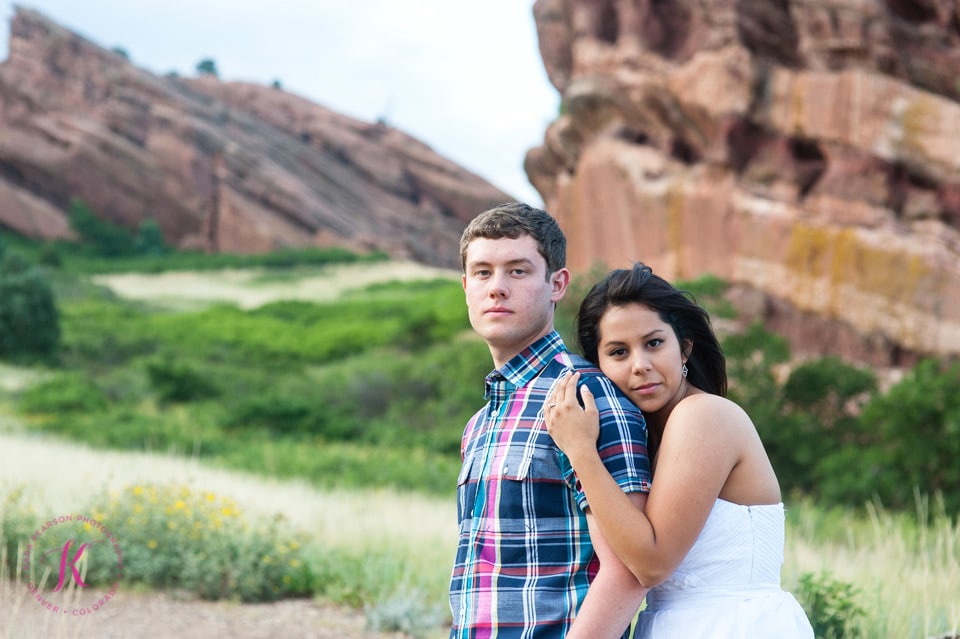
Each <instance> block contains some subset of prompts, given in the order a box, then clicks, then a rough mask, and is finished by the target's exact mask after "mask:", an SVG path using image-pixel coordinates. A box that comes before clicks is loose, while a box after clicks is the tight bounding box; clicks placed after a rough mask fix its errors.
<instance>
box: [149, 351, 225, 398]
mask: <svg viewBox="0 0 960 639" xmlns="http://www.w3.org/2000/svg"><path fill="white" fill-rule="evenodd" d="M146 369H147V377H148V379H149V380H150V385H151V386H152V387H153V390H154V392H156V394H157V397H158V398H159V399H160V401H161V402H190V401H195V400H199V399H209V398H211V397H216V396H217V395H219V393H220V391H219V389H218V388H217V386H216V384H215V383H214V382H213V381H212V380H210V379H208V378H207V377H206V375H204V374H203V373H201V372H200V371H198V370H197V369H196V368H194V367H193V366H191V365H190V364H188V363H186V362H183V361H180V360H176V359H174V358H173V357H160V358H155V359H151V360H149V361H147V363H146Z"/></svg>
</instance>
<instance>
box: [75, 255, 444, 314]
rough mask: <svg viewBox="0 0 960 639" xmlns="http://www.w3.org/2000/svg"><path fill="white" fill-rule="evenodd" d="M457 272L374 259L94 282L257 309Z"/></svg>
mask: <svg viewBox="0 0 960 639" xmlns="http://www.w3.org/2000/svg"><path fill="white" fill-rule="evenodd" d="M459 276H460V273H459V272H458V271H452V270H449V269H441V268H436V267H432V266H425V265H423V264H418V263H416V262H399V261H395V262H377V263H373V264H344V265H337V266H331V267H326V268H322V269H318V270H311V271H309V272H305V273H301V272H300V271H298V272H297V273H296V274H295V275H292V276H291V277H288V278H285V277H283V275H282V273H277V272H276V271H266V270H264V269H243V270H222V271H177V272H170V273H156V274H149V273H121V274H117V275H98V276H96V277H94V278H93V281H94V282H96V283H97V284H100V285H101V286H106V287H107V288H109V289H111V290H112V291H113V292H114V293H116V294H117V295H120V296H121V297H126V298H130V299H139V300H147V301H152V302H159V303H165V304H168V305H172V306H190V305H197V306H206V305H209V304H211V303H218V302H227V303H232V304H236V305H237V306H239V307H240V308H245V309H249V308H256V307H257V306H262V305H263V304H267V303H269V302H274V301H277V300H281V299H283V300H307V301H327V300H333V299H336V298H337V297H339V296H340V295H342V294H343V293H344V291H348V290H350V289H354V288H361V287H364V286H368V285H370V284H376V283H379V282H390V281H411V280H425V279H437V278H442V279H457V278H459Z"/></svg>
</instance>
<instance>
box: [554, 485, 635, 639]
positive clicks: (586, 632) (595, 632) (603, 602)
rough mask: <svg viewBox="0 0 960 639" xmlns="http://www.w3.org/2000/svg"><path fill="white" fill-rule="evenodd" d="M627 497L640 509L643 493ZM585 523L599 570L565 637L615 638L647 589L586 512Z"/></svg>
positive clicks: (625, 627) (622, 629) (633, 614)
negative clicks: (598, 562) (598, 563)
mask: <svg viewBox="0 0 960 639" xmlns="http://www.w3.org/2000/svg"><path fill="white" fill-rule="evenodd" d="M618 490H619V487H618ZM621 494H623V492H622V491H621ZM628 499H629V500H631V502H632V503H633V504H635V506H634V507H635V508H642V507H643V501H644V500H645V499H646V494H645V493H631V494H630V495H629V496H628ZM587 525H588V526H589V528H590V539H591V541H592V542H593V548H594V551H595V552H596V553H597V558H598V559H599V560H600V569H599V570H598V571H597V576H596V577H595V578H594V580H593V582H591V584H590V590H588V591H587V596H586V598H585V599H584V600H583V604H582V605H581V606H580V610H578V611H577V616H576V618H575V619H574V620H573V626H571V628H570V632H569V633H567V635H566V639H601V638H603V637H610V638H611V639H618V638H619V637H620V636H621V635H622V634H623V631H624V630H626V629H627V627H628V626H629V625H630V622H631V621H633V618H634V616H636V614H637V610H639V609H640V604H641V603H642V602H643V598H644V597H645V596H646V594H647V590H649V588H645V587H644V586H643V585H642V584H640V582H638V581H637V580H636V578H635V577H634V576H633V574H632V573H631V572H630V571H629V570H628V569H627V568H626V566H624V565H623V563H622V562H621V561H620V559H619V558H618V557H617V555H616V554H615V553H614V552H613V550H612V549H611V548H610V545H609V544H607V543H606V541H605V540H604V537H603V533H601V532H600V530H599V528H598V527H597V522H596V520H595V519H594V517H593V515H592V514H591V513H590V512H589V511H588V512H587Z"/></svg>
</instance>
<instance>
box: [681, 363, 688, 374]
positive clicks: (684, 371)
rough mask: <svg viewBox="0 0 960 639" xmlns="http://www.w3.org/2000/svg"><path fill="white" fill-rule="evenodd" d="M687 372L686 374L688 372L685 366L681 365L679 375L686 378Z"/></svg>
mask: <svg viewBox="0 0 960 639" xmlns="http://www.w3.org/2000/svg"><path fill="white" fill-rule="evenodd" d="M687 372H688V371H687V365H686V364H684V365H683V368H681V369H680V374H681V375H683V376H684V377H686V376H687Z"/></svg>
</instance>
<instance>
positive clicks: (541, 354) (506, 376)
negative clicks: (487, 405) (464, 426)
mask: <svg viewBox="0 0 960 639" xmlns="http://www.w3.org/2000/svg"><path fill="white" fill-rule="evenodd" d="M564 351H566V346H565V345H564V343H563V340H562V339H561V338H560V333H558V332H557V331H550V332H549V333H547V334H546V335H544V336H543V337H541V338H540V339H538V340H537V341H535V342H534V343H533V344H531V345H530V346H528V347H527V348H525V349H524V350H523V351H521V352H520V353H518V354H517V355H515V356H514V357H513V358H512V359H511V360H510V361H508V362H507V363H506V364H504V365H503V366H501V367H500V368H498V369H494V370H493V371H491V372H490V374H489V375H487V377H486V380H485V381H486V383H485V386H484V394H483V396H484V399H488V400H490V399H494V400H496V399H498V398H502V397H504V396H505V395H506V394H508V393H509V392H510V391H511V390H513V389H515V388H520V387H522V386H525V385H526V384H528V383H529V382H530V381H531V380H532V379H533V378H535V377H536V376H537V375H539V374H540V372H541V371H542V370H543V368H544V366H546V365H547V363H548V362H550V361H551V360H552V359H553V358H554V357H556V356H557V355H558V354H559V353H562V352H564Z"/></svg>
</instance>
